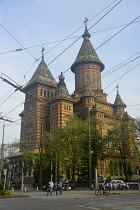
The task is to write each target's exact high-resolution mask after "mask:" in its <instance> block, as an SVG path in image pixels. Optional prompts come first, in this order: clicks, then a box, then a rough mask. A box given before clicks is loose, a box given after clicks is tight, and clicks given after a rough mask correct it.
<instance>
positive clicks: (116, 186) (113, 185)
mask: <svg viewBox="0 0 140 210" xmlns="http://www.w3.org/2000/svg"><path fill="white" fill-rule="evenodd" d="M109 186H110V189H111V190H123V189H124V188H125V183H124V181H122V180H112V181H111V182H110V183H109Z"/></svg>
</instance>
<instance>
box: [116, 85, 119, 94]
mask: <svg viewBox="0 0 140 210" xmlns="http://www.w3.org/2000/svg"><path fill="white" fill-rule="evenodd" d="M116 89H117V93H118V92H119V85H116Z"/></svg>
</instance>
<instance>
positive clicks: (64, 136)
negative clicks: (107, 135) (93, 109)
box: [47, 115, 87, 183]
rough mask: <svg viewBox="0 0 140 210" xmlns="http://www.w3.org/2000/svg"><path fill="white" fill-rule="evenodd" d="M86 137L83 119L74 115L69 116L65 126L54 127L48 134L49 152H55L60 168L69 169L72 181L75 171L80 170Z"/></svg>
mask: <svg viewBox="0 0 140 210" xmlns="http://www.w3.org/2000/svg"><path fill="white" fill-rule="evenodd" d="M47 138H48V137H47ZM86 139H87V133H86V130H85V121H83V120H81V119H79V118H78V117H77V116H76V115H71V116H69V118H68V121H67V123H66V126H64V127H61V128H58V129H55V130H53V131H52V132H51V133H50V134H49V141H50V142H49V146H48V145H47V146H48V148H49V149H50V151H51V152H54V153H55V154H56V153H57V161H58V163H59V165H60V167H61V170H62V171H63V170H64V169H65V170H70V171H71V175H72V181H73V183H75V173H76V171H79V170H81V168H82V161H83V158H84V157H85V155H86V153H85V148H84V146H85V144H84V143H85V140H86Z"/></svg>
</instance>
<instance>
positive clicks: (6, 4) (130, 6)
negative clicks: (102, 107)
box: [0, 0, 140, 143]
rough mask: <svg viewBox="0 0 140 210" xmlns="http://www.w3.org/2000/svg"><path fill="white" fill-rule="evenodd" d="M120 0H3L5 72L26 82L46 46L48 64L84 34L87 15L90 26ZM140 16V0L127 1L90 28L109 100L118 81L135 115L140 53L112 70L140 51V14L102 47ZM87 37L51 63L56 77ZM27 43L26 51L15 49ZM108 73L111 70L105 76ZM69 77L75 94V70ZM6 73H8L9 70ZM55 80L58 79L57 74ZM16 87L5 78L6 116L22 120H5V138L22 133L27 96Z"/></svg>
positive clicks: (0, 32) (139, 100) (1, 98)
mask: <svg viewBox="0 0 140 210" xmlns="http://www.w3.org/2000/svg"><path fill="white" fill-rule="evenodd" d="M118 2H119V0H116V1H113V0H98V1H97V0H51V1H49V0H20V1H18V0H1V1H0V72H1V74H2V73H3V74H5V75H6V76H8V77H9V78H11V79H13V80H14V81H15V82H17V83H18V84H20V85H25V84H26V82H28V81H29V80H30V78H31V77H32V75H33V73H34V71H35V70H36V68H37V66H38V65H39V63H40V59H39V58H40V57H41V49H42V47H44V48H45V61H46V64H49V63H50V62H51V61H53V59H54V58H56V57H57V56H58V55H59V54H60V53H61V52H62V51H64V50H65V49H67V48H68V46H70V45H71V44H72V43H73V42H74V41H75V40H76V39H77V38H78V37H80V36H81V35H82V34H83V32H84V24H83V22H84V19H85V17H87V18H88V20H89V23H88V28H90V27H92V26H93V25H94V24H95V23H96V22H97V21H98V20H99V19H101V17H103V16H104V15H105V13H107V12H108V11H109V10H110V9H111V8H112V7H113V6H114V5H115V4H117V3H118ZM111 3H112V4H111ZM110 4H111V5H110ZM108 5H110V6H109V7H107V6H108ZM106 7H107V8H106ZM105 8H106V9H105ZM102 10H103V11H102ZM101 11H102V12H101ZM139 15H140V0H122V1H121V3H119V4H118V5H117V6H116V7H115V8H114V9H113V10H112V11H111V12H110V13H108V14H107V15H106V16H105V17H104V18H103V19H102V20H101V21H100V22H98V23H97V24H95V25H94V26H93V27H92V28H91V29H90V30H89V32H90V33H91V42H92V44H93V46H94V48H95V49H96V48H97V50H96V52H97V54H98V56H99V58H100V60H101V61H102V62H103V63H104V65H105V70H104V71H103V72H102V88H103V89H104V92H106V93H107V94H108V102H110V103H114V100H115V97H116V85H119V92H120V95H121V98H122V100H123V102H124V103H125V104H127V108H126V110H127V111H128V114H129V115H131V116H132V117H134V118H136V117H140V105H138V104H140V85H139V81H140V70H139V69H140V65H139V63H140V58H138V59H136V60H134V61H133V62H130V63H129V64H128V65H125V66H124V67H122V68H120V69H118V70H116V71H114V72H112V73H110V72H111V71H110V70H111V69H113V68H114V67H116V66H117V65H119V64H121V63H122V62H124V61H125V63H126V62H129V61H131V60H132V59H135V58H136V57H137V56H140V53H139V52H140V47H139V46H140V18H138V19H137V20H136V22H135V23H133V24H131V25H129V26H128V27H127V28H126V29H124V30H122V31H121V32H120V33H119V34H118V35H116V36H115V37H114V38H112V39H111V40H110V41H108V42H106V43H105V44H104V45H102V46H101V47H99V46H100V45H101V44H102V43H104V42H105V41H107V40H108V39H109V38H110V37H112V36H113V35H114V34H116V33H117V32H119V31H120V30H121V29H123V27H124V26H125V25H126V24H128V23H130V22H131V21H133V20H134V19H135V18H137V17H138V16H139ZM77 29H79V30H77ZM75 31H76V32H75ZM73 32H75V33H73ZM72 33H73V34H72ZM71 34H72V35H71ZM69 35H71V36H70V38H69V39H67V40H65V41H63V42H62V43H60V41H61V40H63V39H66V38H67V37H68V36H69ZM82 42H83V39H82V37H81V38H80V39H79V40H78V41H76V42H75V43H74V44H73V45H72V46H71V47H70V48H68V49H67V50H66V51H65V52H64V53H63V54H62V55H61V56H59V57H58V58H57V59H56V60H54V61H53V62H52V63H50V64H49V65H48V67H49V69H50V71H51V72H52V74H53V76H54V78H57V77H58V76H59V75H60V73H61V71H62V72H65V71H66V70H67V69H69V68H70V67H71V65H72V64H73V62H74V61H75V59H76V56H77V54H78V52H79V49H80V47H81V44H82ZM59 43H60V44H59ZM58 44H59V45H58ZM56 45H58V46H56ZM55 46H56V47H55ZM98 47H99V48H98ZM23 48H27V50H25V49H24V50H22V51H16V50H19V49H23ZM52 48H54V49H52ZM51 49H52V50H51ZM48 51H50V52H48ZM47 52H48V53H47ZM138 53H139V54H138ZM36 59H39V60H38V61H36ZM127 59H128V60H127ZM126 60H127V61H126ZM125 63H123V64H125ZM123 64H121V65H123ZM135 66H136V67H135ZM113 70H115V69H113ZM107 72H109V73H110V74H108V75H107V76H105V74H107ZM103 75H104V76H103ZM122 75H124V76H122ZM64 76H65V82H66V84H67V88H68V90H69V93H70V94H71V93H72V92H73V91H74V88H75V83H74V74H73V73H72V72H71V71H70V70H68V71H67V72H66V73H65V74H64ZM2 77H4V78H6V77H5V76H4V75H2ZM118 78H121V79H118ZM117 79H118V80H117ZM56 81H57V82H58V79H56ZM14 91H15V89H14V88H12V87H11V86H10V85H9V84H7V83H5V82H3V81H2V80H0V112H2V113H1V116H5V118H6V117H9V119H10V118H12V119H13V121H14V122H15V121H16V122H17V124H16V123H12V124H9V123H8V122H6V124H5V125H6V126H5V137H4V139H5V143H7V142H11V141H13V140H14V139H19V138H20V117H19V113H20V112H21V111H23V102H24V97H25V96H24V94H23V93H21V92H19V91H16V92H15V93H14ZM10 95H11V96H10ZM7 98H8V99H7ZM134 105H137V106H134ZM3 123H4V121H2V120H0V139H2V136H3V129H2V128H3ZM0 141H1V140H0Z"/></svg>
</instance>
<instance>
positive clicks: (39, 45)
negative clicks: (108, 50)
mask: <svg viewBox="0 0 140 210" xmlns="http://www.w3.org/2000/svg"><path fill="white" fill-rule="evenodd" d="M89 21H90V20H89ZM89 21H88V22H89ZM138 22H140V21H135V22H133V23H138ZM126 25H127V24H123V25H119V26H114V27H111V28H107V29H102V30H99V31H94V32H91V33H90V34H96V33H100V32H104V31H109V30H112V29H116V28H120V27H123V26H126ZM82 27H83V26H82ZM80 28H81V27H80ZM77 30H78V29H77ZM77 30H76V31H77ZM76 31H75V32H76ZM73 33H74V32H73ZM78 37H79V36H75V37H69V38H65V39H62V40H57V41H52V42H47V43H42V44H38V45H34V46H29V47H25V48H22V49H21V48H20V49H16V50H11V51H7V52H1V53H0V55H3V54H8V53H13V52H20V51H22V50H25V49H32V48H36V47H41V46H45V45H49V44H54V43H57V42H63V41H67V40H70V39H76V38H78ZM51 50H52V49H51ZM51 50H50V51H51ZM50 51H48V52H47V53H49V52H50ZM47 53H46V54H47Z"/></svg>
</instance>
